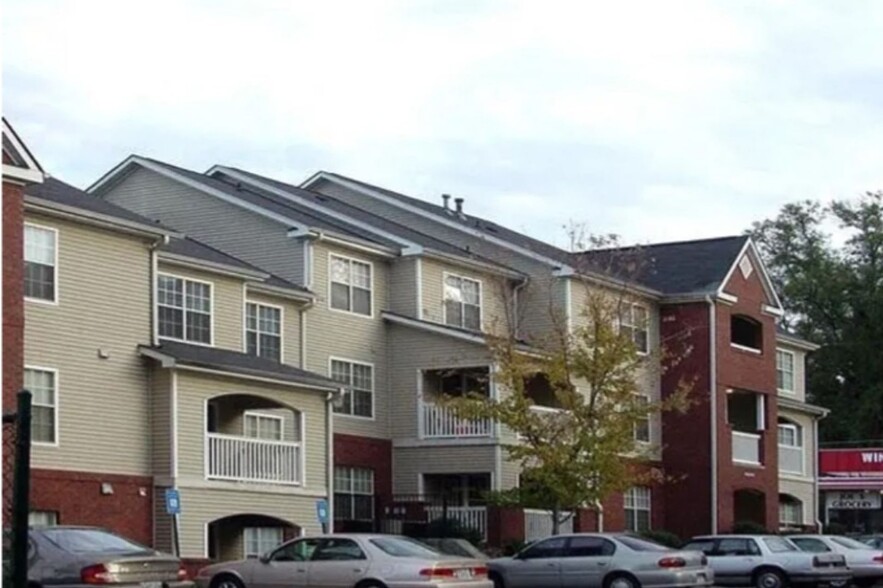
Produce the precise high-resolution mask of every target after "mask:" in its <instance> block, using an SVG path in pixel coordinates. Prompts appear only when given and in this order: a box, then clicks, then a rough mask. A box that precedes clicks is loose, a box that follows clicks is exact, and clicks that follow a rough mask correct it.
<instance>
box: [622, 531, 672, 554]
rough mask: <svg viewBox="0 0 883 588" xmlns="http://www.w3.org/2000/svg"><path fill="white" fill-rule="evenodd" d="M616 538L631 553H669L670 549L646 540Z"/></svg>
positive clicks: (626, 536)
mask: <svg viewBox="0 0 883 588" xmlns="http://www.w3.org/2000/svg"><path fill="white" fill-rule="evenodd" d="M616 538H617V539H618V540H619V542H620V543H622V544H623V545H625V546H626V547H628V548H629V549H631V550H632V551H671V548H669V547H666V546H665V545H660V544H659V543H655V542H653V541H650V540H648V539H641V538H639V537H632V536H631V535H617V536H616Z"/></svg>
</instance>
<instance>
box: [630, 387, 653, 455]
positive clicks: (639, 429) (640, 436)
mask: <svg viewBox="0 0 883 588" xmlns="http://www.w3.org/2000/svg"><path fill="white" fill-rule="evenodd" d="M635 396H636V400H637V402H638V404H639V406H648V407H649V405H650V398H649V397H648V396H647V395H645V394H636V395H635ZM633 434H634V438H635V441H637V442H639V443H650V410H649V408H648V409H647V412H646V413H645V414H640V415H637V417H636V418H635V424H634V431H633Z"/></svg>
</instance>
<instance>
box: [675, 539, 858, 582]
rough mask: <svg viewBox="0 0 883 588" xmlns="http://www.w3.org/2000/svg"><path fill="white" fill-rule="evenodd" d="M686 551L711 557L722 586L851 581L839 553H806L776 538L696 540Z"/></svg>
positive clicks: (691, 541)
mask: <svg viewBox="0 0 883 588" xmlns="http://www.w3.org/2000/svg"><path fill="white" fill-rule="evenodd" d="M684 549H692V550H696V551H701V552H702V553H704V554H705V555H706V556H708V563H709V565H710V566H711V568H712V569H713V570H714V578H715V582H716V583H717V584H719V585H721V586H748V585H751V586H754V587H755V588H785V587H786V586H788V585H792V584H794V585H812V586H835V587H837V586H845V585H847V584H848V583H849V581H850V580H851V579H852V576H851V575H850V572H849V568H848V567H847V566H846V558H845V557H844V556H843V555H841V554H839V553H818V554H813V553H806V552H803V551H800V549H799V548H798V547H797V546H796V545H794V543H792V542H791V541H789V540H788V539H785V538H784V537H777V536H775V535H708V536H703V537H694V538H693V539H691V540H690V541H689V542H688V543H687V544H686V545H684Z"/></svg>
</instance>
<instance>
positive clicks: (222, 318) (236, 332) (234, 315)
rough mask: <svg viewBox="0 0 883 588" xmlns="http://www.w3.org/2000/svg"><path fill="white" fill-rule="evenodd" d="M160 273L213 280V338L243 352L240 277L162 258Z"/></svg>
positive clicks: (210, 281) (204, 280)
mask: <svg viewBox="0 0 883 588" xmlns="http://www.w3.org/2000/svg"><path fill="white" fill-rule="evenodd" d="M159 273H160V274H166V275H170V276H175V277H177V278H184V279H190V280H197V281H200V282H209V283H210V284H211V285H212V341H213V343H214V346H215V347H220V348H221V349H231V350H233V351H242V349H243V345H242V339H243V320H244V312H245V307H244V306H243V301H242V294H243V289H242V288H243V283H244V282H243V281H242V280H241V279H239V278H232V277H229V276H224V275H219V274H216V273H211V272H207V271H201V270H196V269H192V268H189V267H182V266H179V265H177V264H174V263H171V262H169V261H163V260H161V261H160V263H159Z"/></svg>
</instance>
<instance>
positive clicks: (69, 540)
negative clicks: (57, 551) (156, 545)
mask: <svg viewBox="0 0 883 588" xmlns="http://www.w3.org/2000/svg"><path fill="white" fill-rule="evenodd" d="M41 533H42V534H43V536H44V537H46V539H48V540H49V541H51V542H52V543H54V544H55V545H57V546H58V547H60V548H61V549H63V550H65V551H67V552H69V553H102V552H108V553H132V552H141V553H143V552H145V551H147V552H152V550H151V549H149V548H147V547H145V546H143V545H141V544H138V543H135V542H133V541H129V540H128V539H123V538H122V537H120V536H119V535H114V534H113V533H108V532H107V531H101V530H99V529H44V530H42V531H41Z"/></svg>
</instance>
